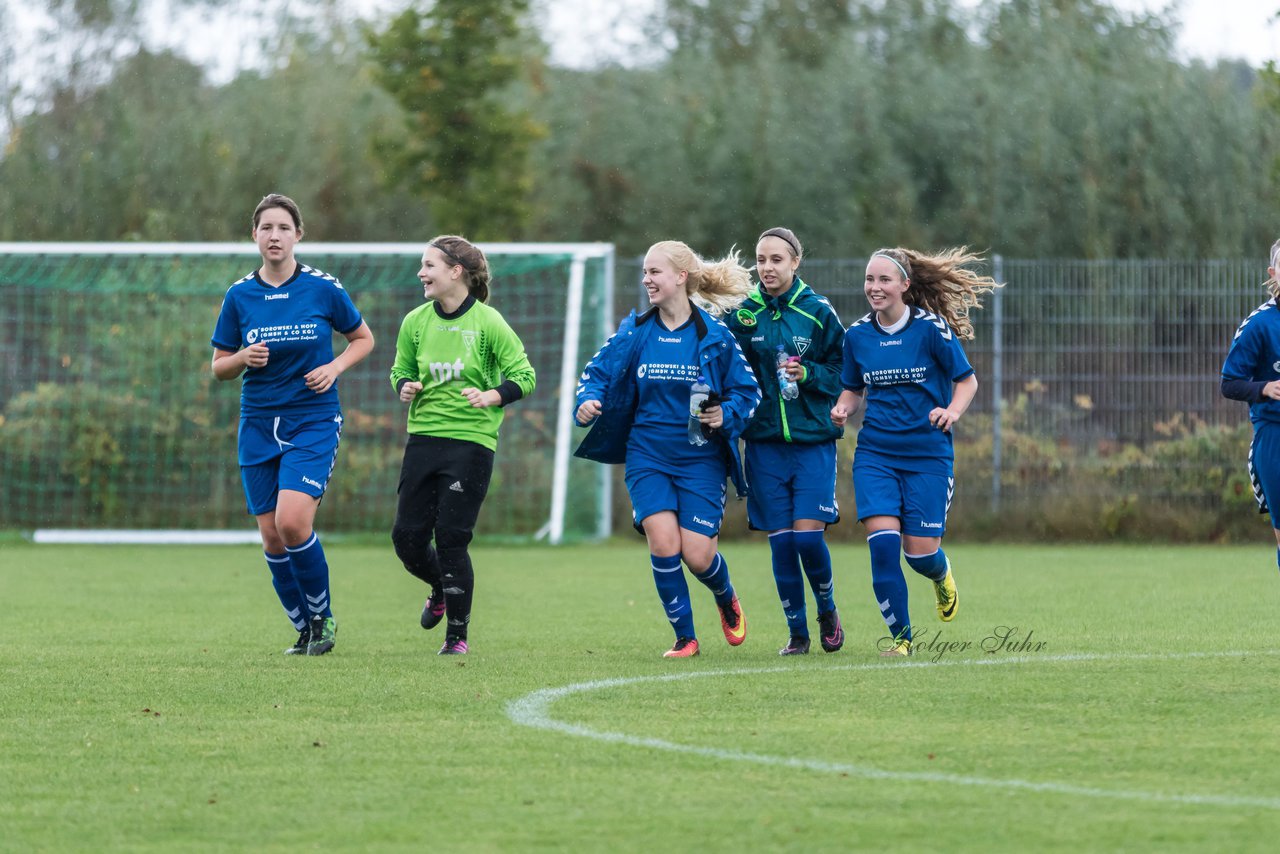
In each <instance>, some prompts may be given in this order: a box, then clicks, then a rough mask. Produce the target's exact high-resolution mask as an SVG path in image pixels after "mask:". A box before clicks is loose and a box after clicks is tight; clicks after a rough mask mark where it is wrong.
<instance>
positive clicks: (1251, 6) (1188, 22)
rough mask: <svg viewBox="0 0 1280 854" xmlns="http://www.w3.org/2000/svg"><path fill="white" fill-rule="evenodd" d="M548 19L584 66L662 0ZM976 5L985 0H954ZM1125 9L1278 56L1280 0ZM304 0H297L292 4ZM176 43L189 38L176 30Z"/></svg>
mask: <svg viewBox="0 0 1280 854" xmlns="http://www.w3.org/2000/svg"><path fill="white" fill-rule="evenodd" d="M405 2H406V0H347V3H348V5H349V6H350V7H351V8H353V9H357V10H360V11H361V13H362V14H365V15H368V14H370V13H376V12H382V13H385V12H389V11H394V10H397V9H401V8H404V6H405ZM533 2H534V4H535V6H536V7H540V8H541V9H542V10H543V12H544V15H545V18H546V20H547V30H546V32H545V33H544V36H545V38H546V41H547V42H548V43H549V44H550V45H551V49H552V58H553V61H555V62H556V63H557V64H561V65H572V66H583V65H589V64H591V63H592V62H593V61H594V60H596V59H598V58H599V57H598V52H599V51H601V50H605V51H608V50H613V51H614V55H613V56H611V57H609V58H611V59H617V58H619V55H621V56H626V55H627V54H628V52H630V51H634V50H636V49H637V44H636V43H637V42H638V41H639V40H640V39H641V26H640V24H641V23H642V22H643V21H644V20H645V19H646V17H647V16H649V15H651V14H652V13H653V10H654V9H655V8H656V7H657V5H658V2H659V0H533ZM956 2H958V3H961V4H964V5H969V6H976V5H978V4H979V3H980V2H981V0H956ZM1110 2H1111V5H1112V6H1114V7H1116V8H1117V9H1120V10H1122V11H1127V12H1150V11H1159V10H1161V9H1164V8H1166V7H1173V8H1174V10H1175V12H1174V18H1175V20H1178V21H1180V22H1181V23H1182V30H1181V37H1180V39H1179V45H1180V50H1181V54H1182V56H1183V57H1184V58H1186V59H1204V60H1207V61H1210V62H1212V61H1213V60H1215V59H1219V58H1234V59H1244V60H1245V61H1247V62H1249V63H1250V64H1251V65H1254V66H1260V65H1262V64H1263V63H1264V62H1266V61H1267V60H1269V59H1274V58H1277V57H1280V22H1277V21H1275V20H1274V17H1275V14H1276V12H1277V11H1280V0H1110ZM293 5H294V7H295V8H296V7H297V6H298V5H305V0H304V3H302V4H300V3H298V2H296V0H295V3H294V4H293ZM177 39H178V43H180V44H182V43H187V42H186V40H185V38H184V37H183V36H178V37H177Z"/></svg>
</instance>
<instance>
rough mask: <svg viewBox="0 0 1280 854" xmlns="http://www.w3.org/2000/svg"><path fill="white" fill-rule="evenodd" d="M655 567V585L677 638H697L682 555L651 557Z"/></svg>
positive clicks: (651, 562) (652, 555) (650, 560)
mask: <svg viewBox="0 0 1280 854" xmlns="http://www.w3.org/2000/svg"><path fill="white" fill-rule="evenodd" d="M649 562H650V565H651V566H652V567H653V584H654V586H655V587H657V588H658V598H659V599H661V600H662V607H663V610H665V611H666V612H667V619H668V620H670V621H671V628H672V629H674V630H675V633H676V637H677V638H696V637H697V635H696V634H694V632H693V603H692V602H691V601H690V599H689V582H688V581H686V580H685V577H684V567H682V566H680V555H678V554H676V555H671V556H670V557H658V556H657V555H655V554H651V555H649Z"/></svg>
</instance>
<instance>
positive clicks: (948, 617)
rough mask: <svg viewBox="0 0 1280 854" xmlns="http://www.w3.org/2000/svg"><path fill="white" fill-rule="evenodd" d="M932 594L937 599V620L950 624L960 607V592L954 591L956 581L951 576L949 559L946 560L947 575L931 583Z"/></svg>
mask: <svg viewBox="0 0 1280 854" xmlns="http://www.w3.org/2000/svg"><path fill="white" fill-rule="evenodd" d="M933 593H934V595H935V596H936V597H937V599H938V619H939V620H942V622H944V623H949V622H951V621H952V620H953V619H955V616H956V609H958V608H959V607H960V592H959V591H958V590H956V580H955V578H954V577H953V576H952V575H951V558H947V574H946V575H944V576H942V580H941V581H935V582H933Z"/></svg>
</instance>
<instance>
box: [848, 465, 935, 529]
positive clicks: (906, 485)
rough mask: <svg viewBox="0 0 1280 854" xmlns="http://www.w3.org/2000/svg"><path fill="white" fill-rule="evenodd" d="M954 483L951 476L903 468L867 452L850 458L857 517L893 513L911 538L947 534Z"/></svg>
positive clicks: (891, 514)
mask: <svg viewBox="0 0 1280 854" xmlns="http://www.w3.org/2000/svg"><path fill="white" fill-rule="evenodd" d="M955 483H956V479H955V477H954V476H953V475H946V474H925V473H923V472H916V471H903V470H902V469H896V468H894V467H893V466H891V465H888V464H887V463H886V462H885V461H884V460H881V459H877V458H876V457H874V456H869V455H867V454H861V453H859V454H854V457H853V492H854V496H855V500H856V501H857V504H858V520H859V521H862V520H864V519H867V518H869V517H871V516H896V517H897V518H898V519H900V520H902V533H904V534H909V535H910V536H913V537H941V536H942V535H943V534H945V533H946V531H947V512H948V511H949V510H950V509H951V496H952V493H953V491H954V489H955Z"/></svg>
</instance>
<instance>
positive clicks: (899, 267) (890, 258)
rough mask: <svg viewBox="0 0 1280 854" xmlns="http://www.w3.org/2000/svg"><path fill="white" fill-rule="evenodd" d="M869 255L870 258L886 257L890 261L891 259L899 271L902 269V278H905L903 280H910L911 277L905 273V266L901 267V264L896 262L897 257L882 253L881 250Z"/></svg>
mask: <svg viewBox="0 0 1280 854" xmlns="http://www.w3.org/2000/svg"><path fill="white" fill-rule="evenodd" d="M871 257H872V258H888V259H889V260H890V261H892V262H893V266H895V267H897V268H898V269H899V270H901V271H902V278H903V279H905V280H908V281H910V279H911V277H910V276H908V275H907V268H906V267H903V266H902V265H901V264H899V263H898V259H897V258H894V257H893V256H892V255H886V254H884V253H883V252H877V253H876V254H874V255H872V256H871Z"/></svg>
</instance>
